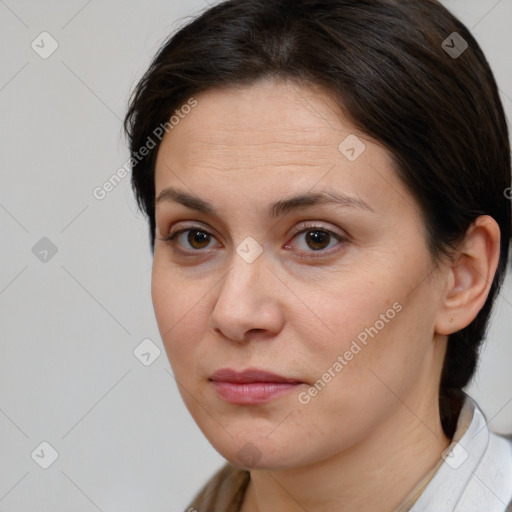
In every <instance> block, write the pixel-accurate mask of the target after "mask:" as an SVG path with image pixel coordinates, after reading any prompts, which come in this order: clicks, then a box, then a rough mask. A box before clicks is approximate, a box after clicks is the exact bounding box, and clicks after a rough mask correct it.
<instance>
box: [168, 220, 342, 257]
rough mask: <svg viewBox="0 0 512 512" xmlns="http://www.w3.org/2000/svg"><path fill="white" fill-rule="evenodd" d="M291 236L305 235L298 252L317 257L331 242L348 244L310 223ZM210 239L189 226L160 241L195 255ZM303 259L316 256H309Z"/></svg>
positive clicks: (209, 235)
mask: <svg viewBox="0 0 512 512" xmlns="http://www.w3.org/2000/svg"><path fill="white" fill-rule="evenodd" d="M301 228H302V229H301ZM303 228H306V229H303ZM293 235H294V236H293V239H295V238H298V239H299V240H300V237H299V235H305V237H304V238H302V240H303V242H304V243H303V244H302V247H301V248H300V251H302V252H306V253H312V252H317V253H318V252H319V253H321V254H319V255H318V256H322V255H324V253H325V252H328V253H330V252H331V251H326V250H325V249H327V248H329V246H331V247H332V246H333V245H336V243H334V244H332V242H336V241H337V242H338V245H339V244H340V243H341V244H342V245H343V242H348V238H347V237H346V236H344V235H342V234H339V233H336V232H334V231H332V230H331V229H327V228H325V227H324V226H321V225H316V224H311V223H308V224H306V225H305V224H302V225H301V226H299V227H298V228H297V229H296V230H295V231H294V233H293ZM212 239H214V237H213V235H212V234H211V233H209V232H208V231H206V230H204V229H202V228H201V227H199V226H190V227H187V228H183V229H178V230H175V231H172V232H171V233H169V236H168V237H167V238H164V239H162V240H163V241H164V242H165V243H166V244H168V245H172V246H173V247H174V248H175V249H176V250H177V251H178V250H179V251H182V252H183V253H187V252H188V253H191V252H196V253H197V252H202V250H203V249H207V248H208V246H209V245H210V242H211V241H212ZM187 244H188V247H187ZM304 244H305V245H304ZM176 245H178V246H179V247H181V249H180V248H176V247H175V246H176ZM299 245H300V244H299ZM183 248H185V249H183ZM285 248H286V249H288V248H290V244H287V245H286V246H285ZM305 257H317V256H312V255H311V256H305Z"/></svg>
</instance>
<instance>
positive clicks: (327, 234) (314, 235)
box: [285, 224, 348, 257]
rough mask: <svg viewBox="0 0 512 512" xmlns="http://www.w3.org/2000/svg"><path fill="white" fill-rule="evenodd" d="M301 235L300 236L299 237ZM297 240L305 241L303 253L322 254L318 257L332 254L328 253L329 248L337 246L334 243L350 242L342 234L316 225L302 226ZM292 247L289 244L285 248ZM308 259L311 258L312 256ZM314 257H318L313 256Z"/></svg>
mask: <svg viewBox="0 0 512 512" xmlns="http://www.w3.org/2000/svg"><path fill="white" fill-rule="evenodd" d="M304 227H306V229H301V228H304ZM299 235H300V236H299ZM295 238H297V239H298V240H299V241H301V240H302V241H303V244H302V247H301V248H300V250H301V251H302V252H317V253H318V252H320V253H322V254H319V255H318V256H322V255H324V254H323V253H325V252H328V253H331V252H332V251H326V249H327V248H329V246H330V247H333V246H336V245H337V244H336V243H332V242H336V241H337V242H338V245H339V243H342V244H343V243H344V242H348V238H347V237H345V236H344V235H342V234H340V233H336V232H334V231H332V230H331V229H327V228H325V227H324V226H321V225H316V224H306V225H304V224H303V225H301V226H300V227H299V228H298V229H297V230H296V231H295V236H294V239H295ZM299 245H300V244H299ZM289 247H290V245H289V244H287V245H286V246H285V248H289ZM306 257H311V256H310V255H308V256H306ZM313 257H316V255H315V256H313Z"/></svg>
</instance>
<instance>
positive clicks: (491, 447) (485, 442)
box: [185, 395, 512, 512]
mask: <svg viewBox="0 0 512 512" xmlns="http://www.w3.org/2000/svg"><path fill="white" fill-rule="evenodd" d="M249 480H250V473H249V471H244V470H240V469H237V468H235V467H234V466H232V465H231V464H229V463H227V464H225V465H224V466H223V467H222V468H220V469H219V470H218V471H217V473H216V474H215V475H214V476H213V477H212V478H211V479H210V480H209V481H208V482H207V483H206V484H205V485H204V487H203V488H202V489H201V491H200V492H199V493H198V494H197V495H196V497H195V498H194V500H193V501H192V503H191V504H190V505H189V506H188V507H187V508H186V509H185V510H186V512H239V511H240V509H241V507H242V503H243V500H244V495H245V491H246V489H247V486H248V484H249ZM427 511H428V512H512V442H511V441H509V440H507V439H505V438H504V437H502V436H499V435H497V434H495V433H493V432H491V431H490V430H489V427H488V422H487V421H486V419H485V416H484V414H483V412H482V411H481V410H480V408H479V407H478V405H477V404H476V402H474V400H472V399H471V398H470V397H469V396H468V395H465V399H464V405H463V407H462V409H461V412H460V415H459V418H458V421H457V428H456V430H455V434H454V436H453V438H452V443H451V445H450V446H449V447H448V448H447V449H446V450H445V451H444V452H443V456H442V458H441V459H440V460H439V461H438V463H436V465H435V466H434V467H433V468H431V470H430V471H429V472H428V473H427V474H426V475H425V476H424V477H423V478H422V479H421V481H420V482H418V484H417V485H416V486H415V488H414V489H413V490H412V491H411V492H410V493H409V494H408V495H407V496H406V497H405V499H404V500H403V502H402V503H401V504H400V505H399V506H398V508H396V509H395V510H394V511H393V512H427Z"/></svg>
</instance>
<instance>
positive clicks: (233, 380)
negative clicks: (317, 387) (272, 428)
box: [209, 368, 305, 405]
mask: <svg viewBox="0 0 512 512" xmlns="http://www.w3.org/2000/svg"><path fill="white" fill-rule="evenodd" d="M209 380H210V381H211V382H212V384H213V386H214V387H215V390H216V391H217V393H218V394H219V396H220V397H221V398H222V399H224V400H225V401H226V402H229V403H231V404H237V405H250V404H261V403H266V402H269V401H270V400H272V399H274V398H277V397H278V396H281V395H283V394H285V393H289V392H290V391H292V390H294V389H296V388H297V387H298V386H300V385H302V384H305V383H304V382H302V381H299V380H297V379H293V378H288V377H284V376H282V375H277V374H275V373H271V372H268V371H265V370H259V369H254V368H249V369H247V370H243V371H240V372H237V371H236V370H233V369H231V368H222V369H220V370H217V371H216V372H215V373H213V374H212V376H211V377H210V379H209Z"/></svg>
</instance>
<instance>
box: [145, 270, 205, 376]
mask: <svg viewBox="0 0 512 512" xmlns="http://www.w3.org/2000/svg"><path fill="white" fill-rule="evenodd" d="M169 275H173V274H172V272H165V273H164V272H161V271H160V270H159V268H158V267H155V266H154V267H153V275H152V281H151V297H152V301H153V308H154V311H155V318H156V321H157V324H158V329H159V331H160V336H161V338H162V342H163V344H164V347H165V350H166V352H167V356H168V359H169V362H170V364H171V366H172V367H173V370H175V369H176V370H178V371H179V369H180V368H182V367H183V366H185V365H188V364H189V363H188V361H193V360H194V358H195V357H196V356H197V354H196V351H197V350H198V347H199V344H198V343H197V342H196V340H198V339H200V338H201V336H203V335H204V328H205V327H204V323H205V321H206V318H205V316H204V315H205V313H204V312H201V306H202V303H203V304H205V302H204V297H203V296H204V290H203V289H202V288H200V289H199V288H198V287H197V286H195V285H194V284H193V283H191V282H190V281H187V282H179V281H177V280H176V279H175V277H173V278H170V277H168V276H169ZM175 275H176V273H175V274H174V276H175ZM183 290H186V293H183V292H182V291H183ZM202 297H203V302H202V301H201V298H202ZM175 367H176V368H175ZM191 368H192V366H190V369H191Z"/></svg>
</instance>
